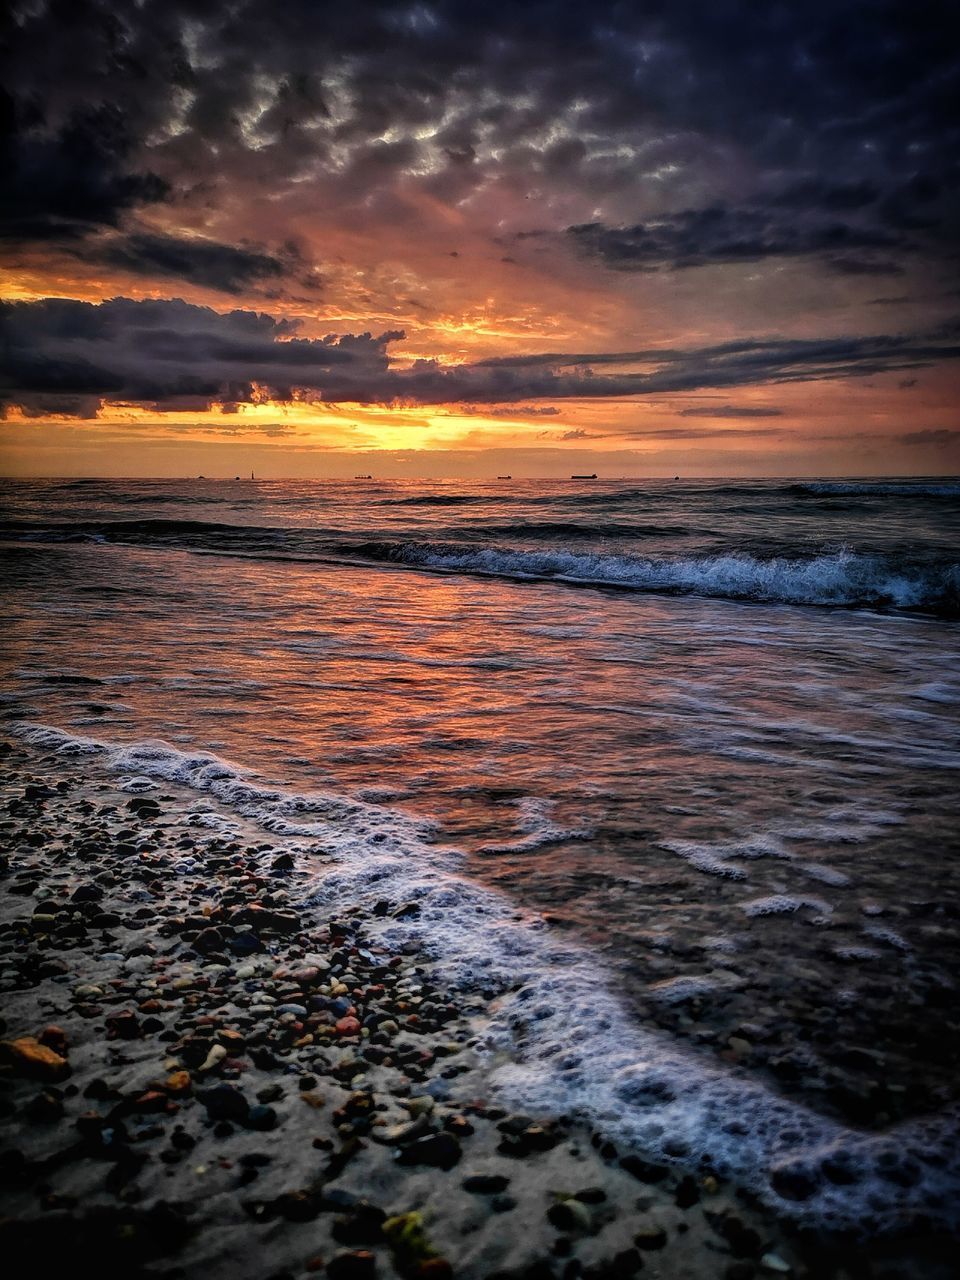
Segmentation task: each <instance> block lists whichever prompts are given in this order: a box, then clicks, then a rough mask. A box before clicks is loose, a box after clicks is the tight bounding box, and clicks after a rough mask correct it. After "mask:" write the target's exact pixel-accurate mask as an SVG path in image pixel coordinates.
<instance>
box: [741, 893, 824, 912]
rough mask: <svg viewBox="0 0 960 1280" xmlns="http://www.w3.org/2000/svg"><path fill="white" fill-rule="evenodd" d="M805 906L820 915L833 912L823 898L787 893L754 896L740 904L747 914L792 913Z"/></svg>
mask: <svg viewBox="0 0 960 1280" xmlns="http://www.w3.org/2000/svg"><path fill="white" fill-rule="evenodd" d="M805 907H807V908H809V909H810V910H811V911H816V912H818V914H819V915H821V916H829V915H832V914H833V907H831V906H830V903H829V902H824V900H823V898H806V897H801V896H794V895H791V894H788V893H772V894H769V895H768V896H767V897H765V898H754V899H752V901H750V902H744V903H743V904H742V910H743V911H745V912H746V914H747V915H748V916H784V915H794V914H795V913H796V912H798V911H802V910H803V909H804V908H805Z"/></svg>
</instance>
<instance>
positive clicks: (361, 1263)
mask: <svg viewBox="0 0 960 1280" xmlns="http://www.w3.org/2000/svg"><path fill="white" fill-rule="evenodd" d="M376 1271H377V1260H376V1258H375V1257H374V1256H373V1254H372V1253H370V1252H369V1251H368V1250H366V1249H357V1250H356V1251H355V1252H353V1253H338V1254H337V1255H336V1257H334V1258H331V1259H330V1261H329V1262H328V1263H327V1275H328V1276H329V1277H330V1280H372V1277H373V1276H374V1275H376Z"/></svg>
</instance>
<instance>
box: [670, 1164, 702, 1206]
mask: <svg viewBox="0 0 960 1280" xmlns="http://www.w3.org/2000/svg"><path fill="white" fill-rule="evenodd" d="M699 1199H700V1188H699V1187H698V1186H697V1183H696V1180H695V1179H694V1178H692V1177H691V1176H690V1174H689V1173H688V1174H687V1175H686V1176H685V1177H683V1178H681V1179H680V1181H679V1183H678V1184H677V1190H676V1194H675V1195H674V1197H673V1203H674V1204H675V1205H676V1206H677V1208H678V1209H690V1208H692V1206H693V1205H695V1204H697V1202H698V1201H699Z"/></svg>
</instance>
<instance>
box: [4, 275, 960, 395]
mask: <svg viewBox="0 0 960 1280" xmlns="http://www.w3.org/2000/svg"><path fill="white" fill-rule="evenodd" d="M0 330H2V332H0V341H2V343H3V350H4V352H5V360H4V373H3V378H2V381H0V398H2V399H3V400H4V401H6V402H7V403H13V404H19V405H24V406H27V407H28V409H29V410H30V411H31V412H35V411H37V410H38V409H40V410H42V409H43V406H44V405H45V404H47V403H49V397H51V396H55V397H56V398H57V402H58V403H61V404H62V403H65V401H64V397H68V398H69V397H81V398H82V403H83V405H84V406H88V405H89V400H88V399H83V398H86V397H100V398H102V399H104V400H106V401H109V402H112V403H130V402H132V403H136V404H145V405H152V406H154V407H156V408H158V409H167V410H170V409H185V408H186V409H199V408H202V407H203V406H204V405H205V404H210V403H214V402H217V403H223V404H226V405H228V406H235V405H238V404H243V403H249V402H255V401H260V400H263V399H271V400H276V401H281V402H283V401H292V400H310V401H315V402H329V403H345V402H353V401H356V402H360V403H366V404H396V405H403V404H407V405H417V404H443V403H463V404H498V403H499V404H510V405H513V406H521V407H522V406H523V405H525V404H526V403H527V401H529V400H556V399H570V398H583V397H587V398H603V397H609V396H643V395H652V394H665V393H669V392H684V391H694V390H706V389H712V390H716V389H718V388H733V387H743V386H753V385H761V384H765V383H783V382H806V381H817V380H821V379H827V380H832V379H837V378H854V377H862V376H865V375H874V374H878V373H889V372H892V371H899V370H907V369H916V368H922V367H925V366H928V365H931V364H934V363H936V362H938V361H943V360H948V359H956V358H957V357H958V356H960V344H957V343H956V342H951V341H950V336H949V335H948V334H946V333H945V334H942V335H933V336H931V335H913V336H902V335H892V336H891V335H869V336H864V337H848V338H830V339H822V340H809V339H808V340H804V339H788V338H758V339H748V340H744V341H739V342H727V343H721V344H716V345H713V346H707V347H691V348H689V349H686V350H678V349H676V348H672V349H665V350H659V351H658V350H648V351H641V352H627V353H625V352H606V353H604V352H599V353H595V354H593V355H591V354H584V353H580V354H575V355H569V354H568V355H563V354H543V355H531V356H525V357H505V358H504V359H502V360H500V361H497V360H485V361H482V362H478V363H476V364H472V365H469V364H466V365H449V366H447V365H442V364H440V363H439V362H438V361H435V360H416V361H414V362H413V363H412V364H411V365H410V366H409V367H405V368H397V367H394V366H393V365H391V363H390V358H389V347H390V345H391V344H392V343H394V342H398V341H400V340H402V339H403V337H404V334H403V332H402V331H399V330H391V331H387V332H384V333H381V334H379V335H377V336H373V335H371V334H370V333H362V334H357V335H354V334H341V335H339V336H337V335H330V336H327V337H324V338H316V339H315V338H303V337H300V336H298V330H299V326H298V324H297V322H296V321H292V320H283V319H277V318H276V317H274V316H271V315H267V314H264V313H261V312H254V311H242V310H237V311H231V312H228V313H226V314H221V313H219V312H216V311H214V310H212V309H211V308H209V307H199V306H194V305H192V304H190V303H187V302H183V301H181V300H174V301H149V300H148V301H141V302H135V301H132V300H131V299H129V298H114V299H112V300H110V301H109V302H104V303H99V304H94V303H88V302H79V301H74V300H71V299H62V298H47V299H44V300H43V301H40V302H12V303H2V304H0ZM611 365H619V366H621V367H620V368H616V369H613V370H612V371H610V372H597V371H596V370H597V369H604V368H609V367H610V366H611ZM637 366H640V367H639V368H638V367H637ZM549 407H551V408H552V407H553V406H549ZM514 411H516V410H514Z"/></svg>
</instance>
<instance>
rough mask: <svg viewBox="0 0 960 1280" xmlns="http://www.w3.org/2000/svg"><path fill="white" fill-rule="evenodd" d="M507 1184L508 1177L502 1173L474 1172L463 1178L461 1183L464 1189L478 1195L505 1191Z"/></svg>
mask: <svg viewBox="0 0 960 1280" xmlns="http://www.w3.org/2000/svg"><path fill="white" fill-rule="evenodd" d="M509 1185H510V1179H509V1178H506V1177H504V1175H503V1174H502V1173H474V1174H471V1175H470V1177H469V1178H464V1180H463V1183H462V1186H463V1189H464V1191H472V1192H473V1194H474V1195H478V1196H494V1195H497V1194H498V1193H499V1192H500V1191H506V1189H507V1187H508V1186H509Z"/></svg>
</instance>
